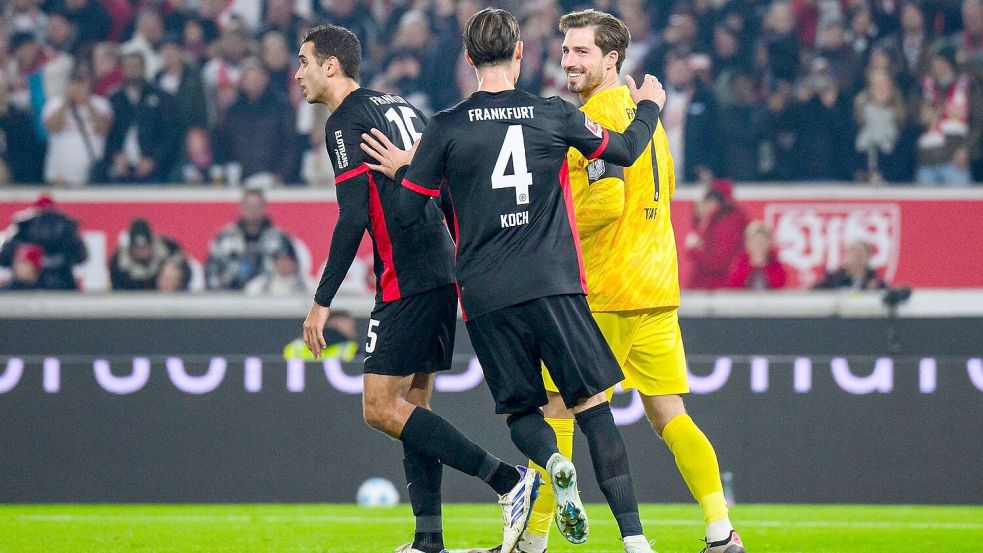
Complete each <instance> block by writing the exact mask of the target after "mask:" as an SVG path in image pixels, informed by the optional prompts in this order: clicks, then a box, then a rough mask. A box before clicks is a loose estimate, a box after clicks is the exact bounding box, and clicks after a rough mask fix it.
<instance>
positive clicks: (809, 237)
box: [0, 187, 983, 290]
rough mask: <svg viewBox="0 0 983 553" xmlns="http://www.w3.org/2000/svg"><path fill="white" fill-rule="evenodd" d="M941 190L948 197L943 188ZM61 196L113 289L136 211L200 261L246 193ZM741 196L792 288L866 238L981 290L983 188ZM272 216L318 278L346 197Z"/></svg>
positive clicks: (884, 266) (895, 276) (686, 221)
mask: <svg viewBox="0 0 983 553" xmlns="http://www.w3.org/2000/svg"><path fill="white" fill-rule="evenodd" d="M940 195H943V196H942V197H940ZM53 196H54V199H55V204H56V206H57V207H58V208H59V209H61V210H63V211H65V212H66V213H68V214H69V215H70V216H72V217H74V218H76V219H78V220H79V222H80V223H81V228H82V231H83V233H84V236H85V239H86V243H87V245H88V246H89V253H90V261H89V262H88V263H87V264H86V267H85V269H84V270H83V271H82V275H83V279H84V281H85V282H84V284H85V288H86V289H88V290H101V289H106V287H107V283H108V278H107V276H106V274H107V271H106V264H107V263H108V260H109V257H110V256H111V255H112V252H113V250H114V249H115V248H116V245H117V242H118V240H119V238H120V236H121V235H122V234H124V233H125V232H126V229H127V228H128V227H129V224H130V222H131V221H132V220H133V219H134V218H137V217H144V218H146V219H148V220H149V221H150V222H151V224H152V226H153V228H154V230H155V231H156V232H159V233H161V234H164V235H167V236H171V237H173V238H175V239H176V240H177V241H178V242H179V243H181V244H182V245H183V246H184V248H185V250H186V251H187V252H188V253H189V254H190V255H191V256H192V258H194V259H195V260H197V261H198V262H199V263H201V264H204V262H205V260H206V259H207V257H208V243H209V241H210V240H211V238H212V237H213V236H214V235H215V234H216V233H217V232H218V231H219V229H220V228H221V227H222V226H224V225H226V224H228V223H229V222H231V221H233V220H235V218H236V215H237V213H238V199H239V193H238V192H237V191H234V190H224V189H214V190H212V189H147V188H141V189H122V190H121V189H99V188H94V189H86V190H72V191H55V192H54V194H53ZM36 197H37V193H36V192H33V191H29V190H24V189H11V190H6V191H2V192H0V228H2V226H5V225H6V224H8V223H9V222H10V220H11V217H12V216H13V214H14V213H16V212H17V211H20V210H22V209H26V208H28V207H30V206H31V205H32V204H33V202H34V199H35V198H36ZM697 197H698V191H697V190H695V189H684V190H680V191H679V194H678V197H677V198H676V199H675V200H674V201H673V203H672V218H673V225H674V227H675V232H676V241H677V246H678V247H679V251H680V256H679V266H680V275H681V277H682V281H683V282H686V278H685V277H686V275H687V271H688V266H687V262H686V255H685V254H684V253H683V252H684V249H683V248H684V246H683V241H684V239H685V236H686V234H687V233H688V232H689V231H690V230H691V229H692V228H693V204H694V199H696V198H697ZM737 197H738V204H739V205H740V207H741V208H742V209H743V210H744V211H745V212H746V213H747V215H748V217H749V219H761V220H764V221H765V222H766V223H767V224H768V226H769V228H771V229H772V231H773V233H774V237H775V243H776V246H777V248H778V251H779V256H780V259H781V261H782V262H783V263H784V264H785V265H786V266H787V267H788V268H789V275H790V277H791V282H790V285H791V287H799V288H801V287H807V286H808V285H810V284H811V283H813V282H815V280H816V279H818V278H819V277H820V276H821V275H822V272H823V271H824V270H826V269H833V268H836V267H838V266H840V265H841V264H842V263H843V260H844V252H845V249H846V246H847V245H848V244H849V243H850V242H852V241H854V240H857V239H863V240H864V241H866V242H868V243H869V244H871V245H872V246H873V251H874V257H873V265H874V267H875V268H876V269H877V270H878V271H879V272H880V273H881V274H882V276H884V277H885V279H886V280H887V281H888V282H890V283H893V284H907V285H910V286H914V287H920V288H983V269H981V264H983V251H981V250H983V194H981V193H980V191H977V190H975V189H973V190H966V191H951V190H938V191H936V190H925V189H856V188H837V187H816V188H792V189H790V188H780V187H775V188H763V187H755V188H747V189H745V188H740V187H738V189H737ZM269 211H270V216H271V218H272V219H273V221H274V223H275V224H276V225H278V226H280V227H281V228H283V229H284V230H286V231H287V232H288V233H290V234H291V235H292V236H294V237H295V238H296V239H297V240H298V241H299V243H300V245H301V248H300V252H299V253H300V256H301V264H302V266H303V267H305V268H306V269H308V270H309V272H310V274H311V276H312V277H313V278H316V277H317V276H319V272H320V269H321V267H323V265H324V262H325V261H326V259H327V255H328V248H329V245H330V237H331V232H332V229H333V228H334V225H335V223H336V222H337V220H338V206H337V204H336V203H335V201H334V199H333V196H332V195H331V193H330V192H327V191H324V190H296V191H294V190H277V191H274V192H271V193H270V194H269ZM371 260H372V250H371V247H370V245H369V243H368V241H367V239H366V240H365V241H363V244H362V249H361V250H360V253H359V263H358V269H357V271H355V272H353V274H351V275H349V276H350V279H349V280H350V281H349V283H348V285H349V286H350V288H349V289H351V290H355V289H358V288H360V287H361V288H363V289H365V290H371V286H372V283H371V282H370V279H371V278H372V272H371V270H370V267H371Z"/></svg>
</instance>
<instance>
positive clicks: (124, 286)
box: [109, 219, 189, 290]
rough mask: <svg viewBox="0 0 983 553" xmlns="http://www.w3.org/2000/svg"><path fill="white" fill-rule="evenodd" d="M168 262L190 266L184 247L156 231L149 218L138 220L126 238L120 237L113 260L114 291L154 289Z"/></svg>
mask: <svg viewBox="0 0 983 553" xmlns="http://www.w3.org/2000/svg"><path fill="white" fill-rule="evenodd" d="M168 261H175V262H180V263H184V264H185V265H187V258H186V256H185V254H184V252H183V251H182V250H181V246H179V245H178V243H177V242H175V241H174V239H172V238H168V237H166V236H160V235H159V234H156V233H154V231H153V230H152V229H151V228H150V223H148V222H147V220H146V219H134V220H133V222H132V223H130V230H129V232H128V233H127V235H126V238H125V239H124V240H120V243H119V245H118V246H116V252H115V253H113V257H112V258H111V259H110V260H109V279H110V281H111V282H112V285H113V290H153V289H154V288H156V287H157V276H158V275H159V273H160V271H161V268H162V267H163V266H164V264H165V263H167V262H168ZM184 272H185V274H188V273H189V271H187V270H185V271H184ZM185 286H186V285H185Z"/></svg>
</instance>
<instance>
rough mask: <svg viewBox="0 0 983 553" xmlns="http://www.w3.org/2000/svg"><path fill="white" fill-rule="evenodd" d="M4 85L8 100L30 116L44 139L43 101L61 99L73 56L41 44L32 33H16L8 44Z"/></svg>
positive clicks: (36, 129)
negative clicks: (8, 59)
mask: <svg viewBox="0 0 983 553" xmlns="http://www.w3.org/2000/svg"><path fill="white" fill-rule="evenodd" d="M8 47H9V52H10V54H12V55H11V58H12V59H11V60H10V61H9V62H8V67H7V68H6V69H7V86H8V87H9V94H10V95H9V97H8V99H9V101H10V103H11V104H12V105H13V106H14V107H15V108H16V109H18V110H20V111H25V112H29V113H31V115H32V117H33V120H34V124H35V131H36V132H37V133H38V136H39V137H40V138H43V126H42V124H41V109H42V107H43V106H44V99H45V98H47V97H49V96H61V95H62V94H64V93H65V88H66V87H67V86H68V78H69V76H70V75H71V71H72V65H73V61H72V57H71V56H69V55H67V54H64V53H60V52H57V51H55V50H52V49H51V48H48V47H46V46H43V45H41V44H40V43H39V42H38V41H37V38H35V35H34V33H24V32H20V33H16V34H14V35H13V36H11V37H10V40H9V42H8Z"/></svg>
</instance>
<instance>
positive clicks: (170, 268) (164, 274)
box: [155, 259, 191, 294]
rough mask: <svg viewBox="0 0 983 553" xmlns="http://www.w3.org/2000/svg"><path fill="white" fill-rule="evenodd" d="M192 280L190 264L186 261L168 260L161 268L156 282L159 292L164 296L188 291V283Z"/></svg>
mask: <svg viewBox="0 0 983 553" xmlns="http://www.w3.org/2000/svg"><path fill="white" fill-rule="evenodd" d="M190 280H191V273H190V272H189V270H188V264H187V262H186V261H184V260H179V259H168V260H167V261H165V262H164V264H163V265H161V266H160V271H158V272H157V280H156V282H155V285H156V288H157V291H158V292H160V293H162V294H173V293H175V292H184V291H187V290H188V283H189V282H190Z"/></svg>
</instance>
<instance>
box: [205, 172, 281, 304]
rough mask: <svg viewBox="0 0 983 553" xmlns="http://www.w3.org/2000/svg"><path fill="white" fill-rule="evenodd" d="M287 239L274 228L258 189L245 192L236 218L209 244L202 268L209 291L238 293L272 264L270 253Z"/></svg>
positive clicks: (263, 198) (264, 199)
mask: <svg viewBox="0 0 983 553" xmlns="http://www.w3.org/2000/svg"><path fill="white" fill-rule="evenodd" d="M284 240H287V236H286V234H285V233H284V232H283V231H281V230H280V229H278V228H277V227H275V226H273V222H272V221H270V218H269V215H268V213H267V207H266V198H265V197H264V196H263V192H262V191H261V190H256V189H252V190H246V191H245V193H243V196H242V203H241V204H240V208H239V219H238V220H237V221H236V222H234V223H232V224H230V225H228V226H226V227H225V228H223V229H222V230H221V231H220V232H219V233H218V235H217V236H216V237H215V238H214V239H212V242H211V244H210V245H209V249H208V251H209V253H208V262H207V264H206V267H205V276H206V283H207V285H208V288H209V289H213V290H215V289H224V290H241V289H242V288H243V287H245V286H246V283H247V282H249V281H250V280H252V279H253V278H255V277H256V276H257V275H259V274H260V273H262V272H263V271H264V270H266V269H267V268H268V267H271V266H272V265H273V253H274V252H276V251H277V250H278V249H279V248H280V247H281V246H282V244H283V241H284Z"/></svg>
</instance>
